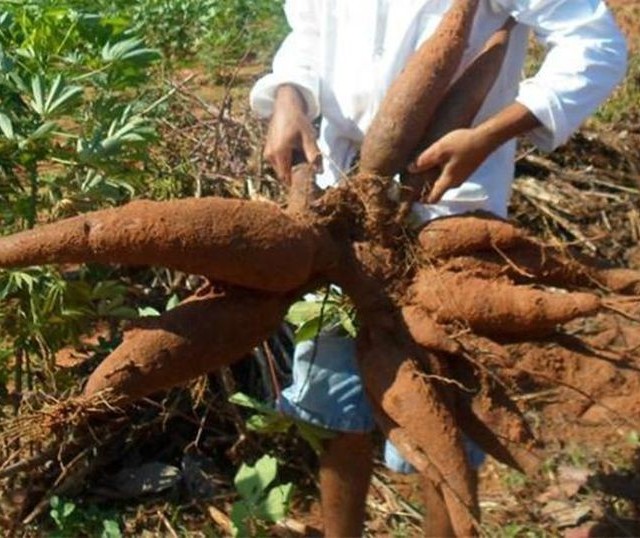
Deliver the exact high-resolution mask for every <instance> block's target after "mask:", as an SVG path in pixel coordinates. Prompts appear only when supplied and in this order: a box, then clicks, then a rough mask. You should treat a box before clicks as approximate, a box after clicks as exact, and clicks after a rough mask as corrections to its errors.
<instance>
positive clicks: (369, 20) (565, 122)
mask: <svg viewBox="0 0 640 538" xmlns="http://www.w3.org/2000/svg"><path fill="white" fill-rule="evenodd" d="M451 3H452V2H451V0H287V1H286V2H285V12H286V15H287V19H288V21H289V24H290V26H291V33H290V34H289V35H288V37H287V38H286V39H285V41H284V42H283V44H282V45H281V47H280V49H279V51H278V52H277V54H276V56H275V59H274V62H273V72H272V73H271V74H268V75H266V76H264V77H263V78H261V79H260V80H259V81H258V82H257V83H256V84H255V86H254V88H253V90H252V92H251V96H250V101H251V106H252V108H253V110H254V111H255V112H256V113H257V114H258V115H259V116H262V117H269V116H270V115H271V113H272V110H273V103H274V98H275V93H276V89H277V87H278V86H279V85H281V84H283V83H291V84H294V85H296V86H297V87H298V88H299V89H300V91H301V93H302V95H303V97H304V99H305V101H306V104H307V113H308V115H309V117H310V118H312V119H313V118H316V117H317V116H318V115H320V114H321V115H322V122H321V127H320V137H319V146H320V149H321V151H322V153H323V156H324V169H325V171H324V173H323V174H322V175H321V176H319V177H318V183H319V184H320V186H323V187H324V186H328V185H331V184H334V183H335V182H336V181H337V180H338V179H339V178H340V177H341V174H342V172H343V171H344V170H345V169H346V168H347V167H348V166H349V165H350V163H351V162H352V160H353V158H354V156H355V154H356V152H357V150H358V148H359V146H360V144H361V142H362V139H363V136H364V133H365V132H366V130H367V128H368V127H369V125H370V123H371V120H372V118H373V116H374V114H375V113H376V111H377V109H378V107H379V105H380V102H381V100H382V98H383V96H384V94H385V92H386V90H387V89H388V87H389V85H390V84H391V82H392V81H393V79H394V78H395V77H396V76H397V75H398V73H399V72H400V71H401V70H402V68H403V66H404V65H405V63H406V61H407V59H408V57H409V56H410V55H411V54H412V53H413V52H414V51H415V50H416V49H417V48H418V47H419V45H420V44H421V43H422V42H423V41H424V40H425V39H427V38H428V37H429V36H430V35H431V34H432V33H433V31H434V30H435V28H436V27H437V25H438V23H439V22H440V20H441V19H442V16H443V14H444V13H445V12H446V11H447V10H448V9H449V8H450V7H451ZM509 15H511V16H513V17H514V18H515V19H516V21H517V22H518V23H519V24H517V25H516V27H515V28H514V30H513V32H512V36H511V40H510V42H509V48H508V52H507V56H506V58H505V63H504V66H503V68H502V70H501V72H500V75H499V78H498V80H497V81H496V83H495V85H494V86H493V88H492V90H491V92H490V94H489V95H488V97H487V99H486V101H485V103H484V105H483V107H482V109H481V110H480V112H479V113H478V115H477V117H476V119H475V122H474V123H475V124H478V123H481V122H482V121H483V120H484V119H486V118H488V117H489V116H491V115H493V114H495V113H496V112H498V111H500V110H501V109H503V108H504V107H505V106H507V105H509V104H511V103H513V102H514V100H516V101H518V102H519V103H521V104H523V105H524V106H526V107H527V108H528V109H529V110H531V112H533V114H534V115H535V116H536V117H537V118H538V119H539V120H540V122H541V124H542V127H540V128H538V129H536V130H535V131H533V132H531V133H530V138H531V140H532V141H533V142H534V143H535V144H536V145H537V146H538V147H540V148H541V149H543V150H552V149H553V148H555V147H556V146H558V145H559V144H561V143H563V142H564V141H565V140H566V139H567V138H568V137H569V136H570V135H571V133H572V132H573V131H574V130H575V129H577V128H578V126H579V125H580V124H581V123H582V122H583V121H584V120H585V119H586V118H587V117H588V116H589V115H590V114H592V113H593V112H594V111H595V109H596V108H597V106H598V105H599V104H600V103H601V102H602V101H603V100H604V99H605V98H606V97H607V96H608V95H609V93H610V92H611V91H612V89H613V88H614V87H615V85H616V84H617V83H618V82H619V81H620V80H621V78H622V77H623V76H624V73H625V70H626V60H627V49H626V44H625V40H624V37H623V36H622V34H621V32H620V30H619V29H618V27H617V26H616V24H615V22H614V20H613V17H612V15H611V13H610V12H609V11H608V9H607V7H606V6H605V4H604V2H602V1H600V0H481V1H480V5H479V7H478V12H477V14H476V17H475V20H474V25H473V28H472V31H471V36H470V39H469V43H468V46H467V49H466V51H465V53H464V56H463V59H462V63H461V67H460V70H463V69H464V68H465V67H466V66H467V65H469V63H470V62H471V61H472V60H473V58H474V57H475V56H476V55H477V54H478V52H479V51H480V50H481V49H482V47H483V45H484V43H485V41H486V40H487V38H488V37H489V36H490V35H491V34H492V33H493V32H494V31H495V30H496V29H498V28H499V27H500V26H502V24H503V23H504V22H505V20H506V19H507V17H508V16H509ZM531 30H532V31H533V32H534V33H535V35H536V37H537V38H538V40H539V41H540V42H541V43H542V44H543V45H544V46H546V47H547V49H548V50H547V52H546V56H545V60H544V62H543V64H542V67H541V68H540V69H539V71H538V72H537V74H536V75H535V76H534V77H532V78H529V79H526V80H522V81H521V78H522V77H521V74H522V71H523V65H524V60H525V55H526V49H527V43H528V36H529V32H530V31H531ZM514 157H515V141H511V142H508V143H507V144H505V145H503V146H502V147H500V148H499V149H498V150H497V151H496V152H494V153H493V154H492V155H491V156H490V157H489V158H488V159H487V160H486V161H485V162H484V163H483V165H482V166H481V167H480V168H479V169H478V170H477V171H476V172H475V173H474V174H473V175H472V176H471V177H470V178H469V180H468V181H467V182H466V183H465V184H464V185H463V186H462V187H460V188H458V189H452V190H450V191H448V192H447V193H446V194H445V196H444V198H443V203H441V204H439V205H436V206H428V207H427V208H426V209H425V211H426V215H425V218H430V217H434V216H438V215H441V214H447V213H450V212H456V213H457V212H462V211H464V210H465V208H466V207H467V206H469V208H470V209H475V208H477V207H478V205H477V202H478V200H482V203H481V206H482V207H483V208H485V209H488V210H490V211H493V212H494V213H496V214H498V215H503V216H504V215H505V214H506V208H507V203H508V198H509V195H510V186H511V182H512V181H513V173H514ZM469 204H470V205H469ZM452 208H453V209H452Z"/></svg>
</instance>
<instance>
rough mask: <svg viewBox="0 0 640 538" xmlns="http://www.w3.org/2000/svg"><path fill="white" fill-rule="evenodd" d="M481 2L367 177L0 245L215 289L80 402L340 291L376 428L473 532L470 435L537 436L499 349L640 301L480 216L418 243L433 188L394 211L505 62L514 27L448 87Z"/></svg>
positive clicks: (508, 444)
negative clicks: (159, 273)
mask: <svg viewBox="0 0 640 538" xmlns="http://www.w3.org/2000/svg"><path fill="white" fill-rule="evenodd" d="M477 4H478V2H477V1H474V0H456V1H454V2H453V7H452V8H451V10H450V11H449V12H448V13H447V15H446V16H445V18H444V20H443V22H442V24H441V27H440V29H439V30H438V31H437V32H436V33H435V35H434V36H433V37H432V38H431V39H430V40H429V41H427V42H426V43H425V44H424V45H423V46H422V47H421V48H420V49H419V51H418V52H417V53H416V55H415V57H414V58H413V59H412V60H411V61H410V62H409V64H408V65H407V67H406V69H405V70H404V71H403V73H402V74H401V75H400V76H399V78H398V80H397V81H396V82H395V83H394V84H393V86H392V87H391V89H390V90H389V93H388V95H387V98H386V99H385V101H384V102H383V104H382V106H381V109H380V113H379V115H378V116H377V117H376V119H375V121H374V122H373V125H372V127H371V129H370V130H369V132H368V133H367V136H366V138H365V141H364V144H363V148H362V157H361V163H360V171H359V173H357V174H356V175H355V176H354V177H353V178H351V180H350V181H349V182H346V183H345V184H343V185H341V186H339V187H337V188H335V189H332V190H330V191H328V192H327V193H325V194H324V195H323V196H321V197H319V198H318V199H316V200H312V198H313V193H314V192H315V191H314V189H313V188H312V183H313V172H312V170H311V169H310V168H309V167H306V166H301V167H299V168H298V169H297V170H296V171H295V174H294V190H293V192H292V197H291V200H292V203H291V205H290V207H289V210H284V209H281V208H280V207H278V206H276V205H275V204H272V203H267V202H257V201H239V200H227V199H224V200H223V199H217V198H204V199H198V200H178V201H170V202H147V201H144V202H133V203H131V204H129V205H127V206H124V207H122V208H117V209H108V210H104V211H97V212H94V213H89V214H86V215H80V216H77V217H74V218H71V219H67V220H65V221H61V222H57V223H52V224H48V225H44V226H41V227H39V228H36V229H34V230H31V231H27V232H23V233H19V234H15V235H13V236H9V237H5V238H2V239H1V240H0V266H2V267H14V266H25V265H34V264H43V263H66V262H88V261H94V262H102V263H122V264H135V265H161V266H165V267H169V268H173V269H179V270H181V271H185V272H188V273H194V274H199V275H203V276H205V277H207V278H208V279H209V281H210V282H211V285H210V286H208V287H207V288H206V289H203V290H201V291H200V292H198V293H197V294H195V295H194V296H193V297H191V298H189V299H188V300H186V301H184V302H183V303H182V304H181V305H179V306H178V307H176V308H175V309H173V310H171V311H169V312H166V313H165V314H163V315H161V316H160V317H158V318H154V319H152V320H146V321H144V322H142V323H140V324H139V325H138V326H136V327H135V328H134V329H132V330H130V331H129V332H128V333H127V334H126V335H125V339H124V342H123V343H122V344H121V345H120V346H119V347H118V348H117V349H116V350H115V351H114V352H113V353H112V354H111V355H110V356H109V357H108V358H107V359H105V361H104V362H103V363H102V364H101V365H100V366H99V367H98V368H97V369H96V371H95V372H94V373H93V374H92V375H91V377H90V378H89V380H88V382H87V385H86V388H85V394H86V395H87V396H91V395H93V394H95V393H97V392H100V391H103V390H106V389H109V391H110V393H111V395H112V396H113V397H114V398H116V399H118V400H120V401H121V402H123V401H130V400H133V399H136V398H139V397H142V396H144V395H147V394H150V393H153V392H156V391H158V390H162V389H166V388H169V387H171V386H173V385H176V384H180V383H183V382H185V381H188V380H189V379H192V378H194V377H196V376H198V375H201V374H204V373H206V372H210V371H213V370H216V369H218V368H220V367H222V366H223V365H226V364H229V363H231V362H233V361H235V360H238V359H240V358H241V357H243V356H244V355H245V354H246V352H248V351H250V350H251V349H252V348H253V346H255V345H256V344H257V343H259V342H260V341H261V340H263V339H265V338H267V337H268V336H269V335H270V334H271V333H272V332H273V331H274V330H275V329H276V328H277V327H278V325H279V324H280V323H281V321H282V319H283V316H284V315H285V313H286V311H287V308H288V306H289V305H290V304H291V303H292V302H294V301H295V300H297V299H298V298H299V297H300V296H301V295H302V294H303V293H304V292H306V291H308V290H311V289H314V288H315V287H317V286H318V285H321V284H324V283H328V282H332V283H335V284H338V285H340V286H341V287H342V288H343V289H344V290H345V292H346V293H347V294H348V295H349V296H350V298H351V299H352V300H353V302H354V304H355V305H356V307H357V310H358V318H359V323H360V327H361V328H360V332H359V335H358V342H357V343H358V357H359V364H360V368H361V372H362V376H363V380H364V383H365V386H366V389H367V391H368V394H369V396H370V399H371V401H372V404H373V406H374V409H375V410H376V415H377V419H378V423H379V425H380V427H381V428H382V429H383V430H384V432H385V433H386V434H387V435H388V436H389V437H390V438H391V439H392V440H393V441H394V442H395V443H396V445H397V446H398V448H399V449H400V451H401V452H402V453H403V455H404V456H405V457H407V459H408V460H409V461H411V462H412V463H413V464H414V465H415V466H416V468H418V470H419V471H420V472H421V473H423V474H424V475H425V476H426V477H428V478H429V479H430V480H432V481H433V482H434V483H435V484H436V486H437V487H438V488H439V489H440V490H441V491H442V493H443V495H444V498H445V500H446V503H447V507H448V509H449V511H450V516H451V521H452V522H453V525H454V529H455V532H456V533H457V534H459V535H465V536H467V535H472V534H474V533H475V532H476V530H477V517H478V506H477V499H476V498H475V497H474V489H473V487H472V484H471V482H472V480H471V470H470V469H469V465H468V463H467V459H466V457H465V452H464V445H463V440H464V437H465V436H466V437H468V438H470V439H472V440H474V441H475V442H476V443H477V444H478V445H479V446H480V447H482V448H483V449H484V450H485V451H486V452H488V453H489V454H491V455H492V456H494V457H496V458H497V459H499V460H500V461H503V462H505V463H507V464H509V465H512V466H514V467H516V468H519V469H522V470H526V471H529V470H531V469H532V468H534V467H535V464H536V460H535V454H534V448H535V439H534V437H533V435H532V433H531V430H530V429H529V427H528V425H527V422H526V421H525V420H524V418H523V416H522V414H521V413H520V411H519V409H518V407H517V406H516V405H515V404H514V403H513V401H512V400H511V399H510V397H509V393H508V390H507V387H508V386H509V383H508V377H509V376H510V375H511V374H512V372H513V364H512V362H511V361H510V360H509V355H508V346H506V345H504V342H502V341H503V340H504V339H505V338H508V339H510V340H511V341H518V340H524V339H527V340H531V339H534V340H535V339H536V338H539V337H541V336H543V335H544V334H546V333H549V332H552V331H554V330H555V329H556V327H557V326H558V325H561V324H563V323H565V322H567V321H569V320H571V319H574V318H577V317H580V316H587V315H591V314H593V313H594V312H596V311H597V310H598V309H599V308H600V306H601V299H600V298H599V297H600V296H599V295H598V293H600V292H603V291H604V292H615V293H630V294H639V293H640V274H639V273H636V272H633V271H627V270H622V269H620V270H614V269H601V268H599V267H598V265H597V264H596V263H592V262H591V261H588V260H578V259H576V258H573V257H571V256H569V255H568V254H567V253H565V252H563V251H562V250H561V249H557V248H552V247H548V246H544V245H541V244H539V243H538V242H536V241H535V240H533V239H531V238H530V237H528V236H526V235H525V234H524V233H523V232H521V231H520V230H518V229H516V228H514V227H513V226H512V225H510V224H509V223H507V222H504V221H503V220H500V219H497V218H495V217H493V216H491V215H488V214H483V215H480V214H476V215H466V216H460V217H452V218H447V219H442V220H439V221H434V222H432V223H430V224H428V225H427V226H425V227H424V228H423V229H422V230H421V231H420V233H419V234H414V235H413V236H411V234H410V233H408V232H407V231H406V230H404V229H403V227H402V222H401V219H399V218H398V215H403V214H405V213H406V211H407V207H408V203H407V201H409V202H410V201H412V200H415V199H417V198H419V197H420V196H421V195H422V194H423V193H424V192H425V191H428V188H429V185H430V182H431V181H432V180H433V178H432V177H430V176H429V175H427V176H420V175H417V176H408V175H406V176H405V178H404V185H405V188H404V193H403V194H404V196H403V198H402V199H403V201H401V202H394V201H391V200H390V199H389V198H388V196H387V192H388V187H389V185H390V177H391V176H393V175H394V174H396V173H401V172H403V170H404V168H405V167H406V165H407V164H408V162H409V161H410V160H411V159H412V158H413V157H414V156H415V155H416V154H417V152H418V151H419V150H421V149H423V148H424V147H426V146H428V145H429V144H430V143H432V142H433V141H434V140H437V138H439V137H440V136H441V135H442V134H444V133H446V132H448V131H450V130H453V129H456V128H460V127H464V126H468V125H469V124H470V123H471V122H472V121H473V118H474V116H475V115H476V113H477V111H478V109H479V107H480V106H481V104H482V102H483V101H484V98H485V97H486V94H487V92H488V91H489V89H490V88H491V85H492V83H493V81H494V80H495V78H496V76H497V74H498V72H499V70H500V66H501V63H502V59H503V57H504V52H505V50H506V46H507V43H508V39H509V32H510V29H511V26H512V22H511V21H507V23H506V24H505V26H504V27H503V28H501V29H500V30H498V31H497V32H496V33H495V34H494V35H493V36H492V37H491V38H490V40H489V42H488V43H487V45H486V47H485V48H484V49H483V50H482V51H480V52H479V54H478V56H477V58H476V59H475V60H474V61H473V62H472V63H471V64H470V65H469V66H467V68H466V70H465V72H464V73H463V75H462V77H461V78H460V79H458V82H453V84H452V78H453V76H454V73H455V72H456V71H457V70H458V68H459V64H460V61H461V58H462V52H463V51H464V48H465V46H466V43H467V40H468V35H469V32H470V29H471V27H472V23H473V17H474V13H475V9H476V7H477ZM469 79H471V80H473V81H474V85H473V87H474V89H473V95H471V96H469V95H467V92H466V91H465V90H466V88H468V83H467V82H465V81H468V80H469ZM416 111H419V113H417V112H416ZM595 291H597V292H598V293H595ZM501 376H504V378H505V380H506V381H505V382H504V383H503V382H501V381H500V377H501Z"/></svg>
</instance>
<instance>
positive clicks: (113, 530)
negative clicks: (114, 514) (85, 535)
mask: <svg viewBox="0 0 640 538" xmlns="http://www.w3.org/2000/svg"><path fill="white" fill-rule="evenodd" d="M100 538H122V532H121V531H120V525H119V524H118V522H117V521H116V520H114V519H105V520H104V521H103V522H102V534H101V535H100Z"/></svg>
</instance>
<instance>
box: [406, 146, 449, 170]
mask: <svg viewBox="0 0 640 538" xmlns="http://www.w3.org/2000/svg"><path fill="white" fill-rule="evenodd" d="M444 160H445V156H444V154H443V153H442V152H441V151H440V149H439V148H438V147H437V146H435V145H434V146H431V147H429V148H427V149H426V150H424V151H423V152H422V153H421V154H420V155H418V157H417V158H416V159H415V160H414V161H413V162H412V163H411V164H410V165H409V166H408V167H407V170H409V172H411V173H412V174H415V173H418V172H424V171H426V170H429V169H431V168H435V167H436V166H439V165H441V164H442V163H443V162H444Z"/></svg>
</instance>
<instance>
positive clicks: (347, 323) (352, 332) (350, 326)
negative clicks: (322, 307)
mask: <svg viewBox="0 0 640 538" xmlns="http://www.w3.org/2000/svg"><path fill="white" fill-rule="evenodd" d="M338 315H339V316H340V325H341V326H342V328H343V329H344V330H345V331H347V334H348V335H349V336H351V338H355V337H356V336H358V329H356V326H355V325H354V323H353V319H351V316H350V315H349V313H348V312H346V311H345V310H344V309H342V308H338Z"/></svg>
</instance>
